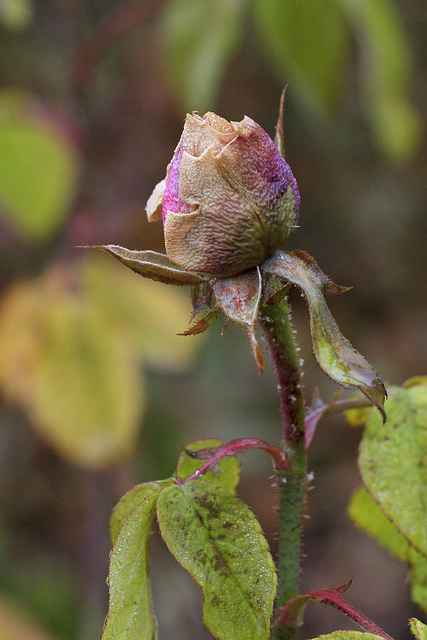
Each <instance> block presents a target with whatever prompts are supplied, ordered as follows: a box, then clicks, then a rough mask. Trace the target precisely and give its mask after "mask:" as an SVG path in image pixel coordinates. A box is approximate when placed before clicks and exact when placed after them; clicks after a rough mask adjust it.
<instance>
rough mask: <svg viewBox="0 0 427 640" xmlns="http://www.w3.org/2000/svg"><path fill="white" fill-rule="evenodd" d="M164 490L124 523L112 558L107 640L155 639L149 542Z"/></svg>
mask: <svg viewBox="0 0 427 640" xmlns="http://www.w3.org/2000/svg"><path fill="white" fill-rule="evenodd" d="M160 493H161V492H160V491H153V492H152V493H151V494H149V495H147V497H146V498H145V500H144V501H143V502H141V503H140V504H139V505H138V506H137V507H136V508H135V509H134V511H133V512H132V513H131V515H130V516H129V517H128V518H127V520H126V521H125V522H124V524H123V526H122V527H121V529H120V533H119V535H118V536H117V538H116V542H115V544H114V547H113V550H112V552H111V557H110V571H109V574H108V583H109V588H110V601H109V609H108V614H107V618H106V621H105V625H104V630H103V633H102V638H103V640H110V639H111V640H112V639H113V638H114V640H154V639H155V638H157V625H156V619H155V617H154V613H153V606H152V598H151V583H150V554H149V541H150V534H151V524H152V521H153V518H154V514H155V511H156V503H157V500H158V498H159V495H160Z"/></svg>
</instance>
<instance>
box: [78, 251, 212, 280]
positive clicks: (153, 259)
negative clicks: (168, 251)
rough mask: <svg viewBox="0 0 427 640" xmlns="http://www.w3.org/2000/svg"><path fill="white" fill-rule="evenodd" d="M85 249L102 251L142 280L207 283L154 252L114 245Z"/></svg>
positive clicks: (203, 277) (201, 277) (202, 278)
mask: <svg viewBox="0 0 427 640" xmlns="http://www.w3.org/2000/svg"><path fill="white" fill-rule="evenodd" d="M85 248H87V249H103V250H104V251H107V253H110V254H111V255H112V256H114V257H115V258H117V260H119V261H120V262H122V263H123V264H124V265H125V266H126V267H129V269H132V271H135V273H138V274H139V275H141V276H144V278H149V279H150V280H157V281H158V282H163V283H164V284H175V285H181V286H183V285H197V284H203V283H204V282H207V281H208V280H209V279H208V278H207V277H206V276H201V275H198V274H197V273H193V272H192V271H184V270H183V269H181V268H180V267H178V266H177V265H176V264H174V263H173V262H171V261H170V260H169V258H168V257H167V256H166V255H164V254H163V253H156V251H132V250H131V249H125V248H124V247H119V246H118V245H115V244H107V245H103V246H101V245H99V246H94V247H85Z"/></svg>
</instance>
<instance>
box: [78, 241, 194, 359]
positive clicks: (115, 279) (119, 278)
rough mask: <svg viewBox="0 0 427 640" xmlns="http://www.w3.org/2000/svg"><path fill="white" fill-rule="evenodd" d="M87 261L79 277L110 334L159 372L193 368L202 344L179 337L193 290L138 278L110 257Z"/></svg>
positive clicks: (95, 255)
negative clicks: (122, 339) (123, 340)
mask: <svg viewBox="0 0 427 640" xmlns="http://www.w3.org/2000/svg"><path fill="white" fill-rule="evenodd" d="M85 258H86V259H85V260H82V262H81V270H80V276H79V279H80V281H81V283H82V285H83V287H84V290H85V293H86V295H87V296H88V298H89V299H90V300H91V301H92V302H93V303H94V304H96V305H97V307H98V308H99V310H100V312H101V313H102V314H103V316H104V317H105V320H106V321H107V322H108V323H109V324H111V330H112V331H113V330H114V331H119V332H121V333H122V334H123V336H127V337H128V339H129V340H132V341H133V343H134V345H135V348H136V349H137V351H138V352H139V353H140V356H141V358H142V359H143V361H144V362H148V363H149V364H151V365H152V366H154V367H156V368H160V369H162V370H166V371H172V372H177V371H182V370H183V369H186V368H188V367H189V366H190V364H191V363H192V361H193V358H194V354H195V352H196V350H197V349H198V344H199V343H198V341H197V340H184V339H183V338H182V337H181V336H178V335H177V333H178V330H179V329H180V328H181V327H185V326H186V325H187V323H188V318H189V315H190V313H191V304H190V299H189V295H188V292H187V291H183V290H180V289H176V288H171V287H164V286H162V285H161V284H159V283H158V282H151V281H149V280H147V279H143V278H138V277H137V276H136V275H135V274H134V273H132V271H130V270H129V269H124V268H123V266H122V265H121V264H119V263H118V262H115V261H114V260H110V259H109V258H108V257H107V256H106V255H105V254H101V253H98V252H96V253H95V252H90V254H89V255H86V256H85Z"/></svg>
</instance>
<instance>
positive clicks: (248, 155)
mask: <svg viewBox="0 0 427 640" xmlns="http://www.w3.org/2000/svg"><path fill="white" fill-rule="evenodd" d="M299 202H300V196H299V192H298V186H297V183H296V180H295V178H294V176H293V175H292V171H291V169H290V167H289V165H288V164H287V162H286V161H285V160H284V158H282V156H281V155H280V153H279V151H278V150H277V148H276V146H275V145H274V143H273V141H272V140H271V138H270V137H269V136H268V134H267V133H266V132H265V131H264V130H263V129H262V128H261V127H260V126H259V125H258V124H257V123H256V122H254V121H253V120H252V119H251V118H248V117H247V116H245V118H244V119H243V120H242V121H241V122H228V121H227V120H224V119H223V118H221V117H219V116H217V115H216V114H215V113H211V112H209V113H206V114H205V115H204V116H203V118H201V117H200V116H198V115H196V114H193V115H187V118H186V121H185V125H184V131H183V133H182V136H181V140H180V141H179V144H178V146H177V148H176V150H175V153H174V156H173V158H172V161H171V163H170V164H169V166H168V168H167V174H166V178H165V180H163V181H162V182H161V183H159V184H158V185H157V187H156V188H155V190H154V192H153V194H152V196H151V197H150V199H149V201H148V203H147V216H148V219H149V221H154V220H159V219H160V218H161V217H162V218H163V226H164V236H165V243H166V253H167V255H168V257H169V259H170V260H171V261H172V262H174V263H175V264H177V265H178V266H180V267H182V268H183V269H186V270H189V271H196V272H199V273H208V274H212V275H215V276H222V277H225V276H232V275H236V274H238V273H241V272H243V271H246V270H247V269H250V268H251V267H255V266H257V265H260V264H261V263H262V262H263V261H264V260H265V259H266V258H268V257H269V256H271V255H272V254H273V253H274V251H275V250H276V249H277V248H278V247H279V246H280V245H281V244H283V242H284V241H285V240H286V239H287V238H288V237H289V236H290V234H291V233H292V232H293V229H294V227H295V225H296V223H297V220H298V214H299Z"/></svg>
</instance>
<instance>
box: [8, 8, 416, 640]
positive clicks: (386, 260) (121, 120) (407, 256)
mask: <svg viewBox="0 0 427 640" xmlns="http://www.w3.org/2000/svg"><path fill="white" fill-rule="evenodd" d="M426 27H427V14H426V7H425V3H424V0H358V1H357V2H354V1H352V0H251V1H249V0H172V1H169V2H166V1H164V0H139V1H137V0H135V1H129V0H127V1H117V0H0V399H1V401H0V534H1V535H0V639H3V638H7V639H8V640H23V638H24V637H25V639H26V640H48V639H50V640H55V639H56V640H89V639H95V638H99V636H100V634H101V629H102V624H103V619H104V616H105V613H106V610H107V596H108V593H107V585H106V576H107V572H108V554H109V550H110V541H109V535H108V520H109V515H110V513H111V509H112V507H113V506H114V504H115V503H116V502H117V500H118V499H119V498H120V497H121V495H122V494H123V493H124V492H125V491H126V490H128V489H129V488H130V487H132V486H133V484H135V483H136V482H143V481H146V480H154V479H161V478H164V477H168V476H169V475H171V473H172V472H173V470H174V468H175V465H176V462H177V459H178V456H179V453H180V451H181V449H182V447H183V446H184V445H185V444H186V443H188V442H189V441H191V440H194V439H197V438H201V437H218V438H221V439H223V440H229V439H232V438H237V437H241V436H253V437H258V438H263V439H267V440H271V441H272V442H278V441H279V439H280V415H279V403H278V398H277V396H276V381H275V378H274V372H273V370H272V366H271V363H270V362H269V363H268V367H267V371H266V373H265V374H264V376H263V377H262V378H259V377H258V374H257V369H256V366H255V363H254V362H253V361H252V357H251V354H250V350H249V348H248V344H247V340H246V338H245V336H244V334H243V332H242V331H240V330H238V329H237V328H236V327H233V326H229V327H228V328H227V330H226V332H225V334H224V336H223V337H222V338H221V337H220V333H221V328H222V325H221V321H217V322H216V323H215V324H214V326H213V327H212V328H211V330H210V331H209V332H208V333H207V334H206V335H203V336H199V337H196V338H192V337H189V338H183V337H180V336H177V335H176V334H177V333H179V332H181V331H184V330H185V329H186V328H187V326H188V321H189V317H190V312H191V305H190V300H189V295H188V294H189V292H188V291H184V290H176V289H173V288H172V287H166V286H163V285H157V284H154V283H150V282H146V281H144V280H143V279H142V278H139V277H138V276H136V275H134V274H133V273H131V272H129V273H128V272H127V270H126V269H125V268H124V267H121V266H120V265H116V264H115V263H114V261H113V260H112V259H111V258H109V257H107V256H105V255H101V254H98V253H97V252H95V251H89V250H82V249H78V248H75V247H78V246H81V245H93V244H108V243H112V244H122V245H124V246H126V247H129V248H132V249H154V250H158V251H163V250H164V247H163V240H162V229H161V225H159V224H152V225H150V226H149V225H148V224H147V222H146V219H145V212H144V207H145V203H146V201H147V198H148V197H149V195H150V194H151V191H152V189H153V187H154V185H155V184H156V183H157V182H158V181H159V180H161V179H162V178H163V177H164V175H165V169H166V165H167V163H168V162H169V160H170V159H171V157H172V154H173V150H174V148H175V146H176V144H177V142H178V139H179V136H180V133H181V129H182V125H183V121H184V117H185V113H186V112H187V111H193V110H197V111H199V112H200V113H204V112H205V111H207V110H214V111H216V112H217V113H219V114H220V115H222V116H223V117H225V118H227V119H231V120H241V119H242V118H243V116H244V115H245V114H246V115H249V116H251V117H252V118H253V119H254V120H256V121H257V122H258V123H259V124H261V126H263V127H264V128H265V129H266V130H267V131H268V132H269V133H270V135H272V136H274V125H275V123H276V120H277V112H278V104H279V98H280V93H281V90H282V87H283V86H284V85H285V84H286V83H288V89H287V94H286V108H285V135H286V149H287V160H288V162H289V164H290V166H291V167H292V169H293V172H294V174H295V176H296V178H297V180H298V183H299V188H300V192H301V201H302V205H301V216H300V224H301V227H300V229H298V231H297V233H296V234H295V236H294V237H293V238H292V239H291V240H290V241H289V243H288V245H287V247H286V248H288V249H297V248H298V249H304V250H306V251H308V252H309V253H310V254H312V255H313V256H314V257H315V258H316V260H317V261H318V262H319V264H320V265H321V267H322V268H323V270H324V271H325V272H326V273H327V274H329V275H330V276H331V277H332V278H333V279H334V281H335V282H337V283H339V284H342V285H347V286H350V285H351V286H353V289H352V290H351V291H350V292H348V293H346V294H345V295H343V296H338V297H337V298H334V299H332V300H330V301H329V303H330V307H331V309H332V312H333V314H334V316H335V317H336V319H337V321H338V323H339V325H340V327H341V329H342V331H343V333H344V335H345V336H347V337H348V338H349V339H350V340H351V342H352V343H353V344H354V345H355V346H356V348H357V349H358V350H359V351H360V352H361V353H362V354H364V355H365V356H366V357H367V358H368V359H369V360H370V361H371V362H372V363H374V365H375V367H376V368H377V369H378V370H379V371H380V373H381V375H382V377H383V379H385V380H386V382H387V384H401V383H402V382H403V381H404V380H405V379H407V378H408V377H410V376H413V375H417V374H421V373H425V371H426V363H427V343H426V332H425V329H426V310H427V304H426V290H427V287H426V282H425V279H424V275H425V254H426V249H425V247H426V226H427V223H426V220H427V216H426V205H427V198H426V182H427V154H426V140H425V135H424V133H425V132H424V126H423V123H424V122H425V116H426V108H427V83H426V76H427V68H426V56H425V54H426V42H427V39H426ZM291 302H292V306H293V320H294V325H295V327H296V329H297V337H298V342H299V344H300V346H301V356H302V357H303V358H304V360H305V376H304V384H305V394H306V399H307V404H310V402H311V397H312V394H313V392H314V390H315V389H316V388H318V389H319V390H320V394H321V396H322V398H323V399H325V400H328V399H329V398H330V397H331V395H332V394H333V393H334V391H335V390H336V388H335V386H334V385H333V384H332V382H330V381H329V380H328V379H327V378H326V376H325V375H324V374H323V373H322V372H321V371H320V369H319V368H317V366H316V364H315V362H314V359H313V356H312V354H311V341H310V337H309V329H308V314H307V310H306V308H305V306H304V303H303V301H302V300H301V298H300V296H299V295H298V294H297V295H291ZM344 397H345V394H344ZM359 438H360V433H359V431H358V430H357V429H351V428H350V427H348V426H346V424H345V423H344V421H343V419H342V418H339V417H334V418H329V419H325V420H324V421H323V422H322V423H321V424H320V426H319V428H318V432H317V434H316V436H315V438H314V441H313V443H312V445H311V449H310V458H309V463H310V469H311V470H312V471H313V472H314V477H315V480H314V483H313V486H314V488H313V490H312V491H311V492H310V493H309V497H308V513H309V515H310V519H309V520H307V527H306V534H305V546H304V553H305V556H306V557H305V558H304V570H303V576H302V586H301V588H302V589H304V590H308V589H320V588H323V587H327V586H338V585H340V584H343V583H345V582H347V580H348V579H349V578H350V577H353V578H354V584H353V587H352V589H351V591H350V592H349V593H348V594H347V599H348V601H349V602H351V604H352V605H353V606H355V607H356V608H359V609H361V610H363V612H364V613H365V614H366V615H367V616H368V617H370V618H372V619H374V620H375V622H376V623H377V624H378V625H380V626H384V628H385V630H386V631H388V632H389V633H390V634H391V635H393V636H394V638H395V639H396V640H398V639H400V638H407V637H409V629H408V627H407V620H408V617H409V616H410V615H416V616H418V617H421V619H422V616H423V614H422V612H421V611H420V610H419V609H417V608H416V607H415V606H414V605H411V603H410V595H409V590H408V588H407V586H406V575H405V568H404V567H403V566H401V565H400V563H398V562H397V561H394V560H393V559H391V558H390V557H389V556H388V555H387V553H386V552H385V551H383V550H382V549H380V548H379V547H377V546H376V544H375V543H374V542H372V541H370V540H368V539H367V538H366V537H365V536H364V535H363V534H361V533H359V532H358V531H357V530H356V529H355V527H354V526H353V525H352V524H351V523H350V521H349V520H348V517H347V515H346V508H347V504H348V500H349V498H350V496H351V494H352V492H353V490H354V489H355V488H356V487H357V486H358V484H359V476H358V471H357V464H356V458H357V447H358V442H359ZM242 464H243V471H242V482H241V485H240V489H239V495H240V496H241V497H242V499H244V500H245V501H247V502H248V504H249V505H250V506H251V507H252V509H253V510H254V511H255V513H256V514H257V516H258V517H259V519H260V520H261V523H262V526H263V528H264V531H265V532H266V534H267V536H268V539H269V541H270V544H271V545H272V548H273V551H274V549H275V547H276V532H277V521H276V513H275V509H274V504H275V496H274V491H272V488H271V484H272V478H271V469H270V463H269V461H268V460H267V459H266V458H265V457H264V454H262V453H250V454H246V455H245V456H244V457H243V458H242ZM152 550H153V567H152V572H153V589H154V598H155V609H156V613H157V616H158V618H159V626H160V637H161V638H168V637H173V638H175V640H180V639H184V638H185V639H186V640H192V639H194V640H196V639H202V638H208V637H210V636H209V634H207V633H206V632H205V631H204V630H203V628H202V624H201V621H200V607H201V602H200V596H199V594H198V589H197V587H196V586H195V585H194V584H193V583H192V581H191V578H190V577H189V576H187V575H185V574H184V571H183V570H182V569H180V568H179V567H178V565H177V564H176V563H175V561H174V560H172V559H171V558H169V557H168V554H167V552H166V550H165V548H164V546H163V544H162V543H161V541H160V540H159V539H158V536H157V535H154V536H153V543H152ZM339 628H352V627H351V623H349V622H348V621H347V620H346V619H345V618H343V617H342V616H340V615H339V614H337V613H335V612H333V611H329V610H326V609H325V608H323V607H322V606H320V605H311V606H309V607H308V610H307V616H306V625H305V627H304V629H303V632H304V637H312V636H315V635H316V634H320V633H327V632H330V631H332V630H334V629H339Z"/></svg>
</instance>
